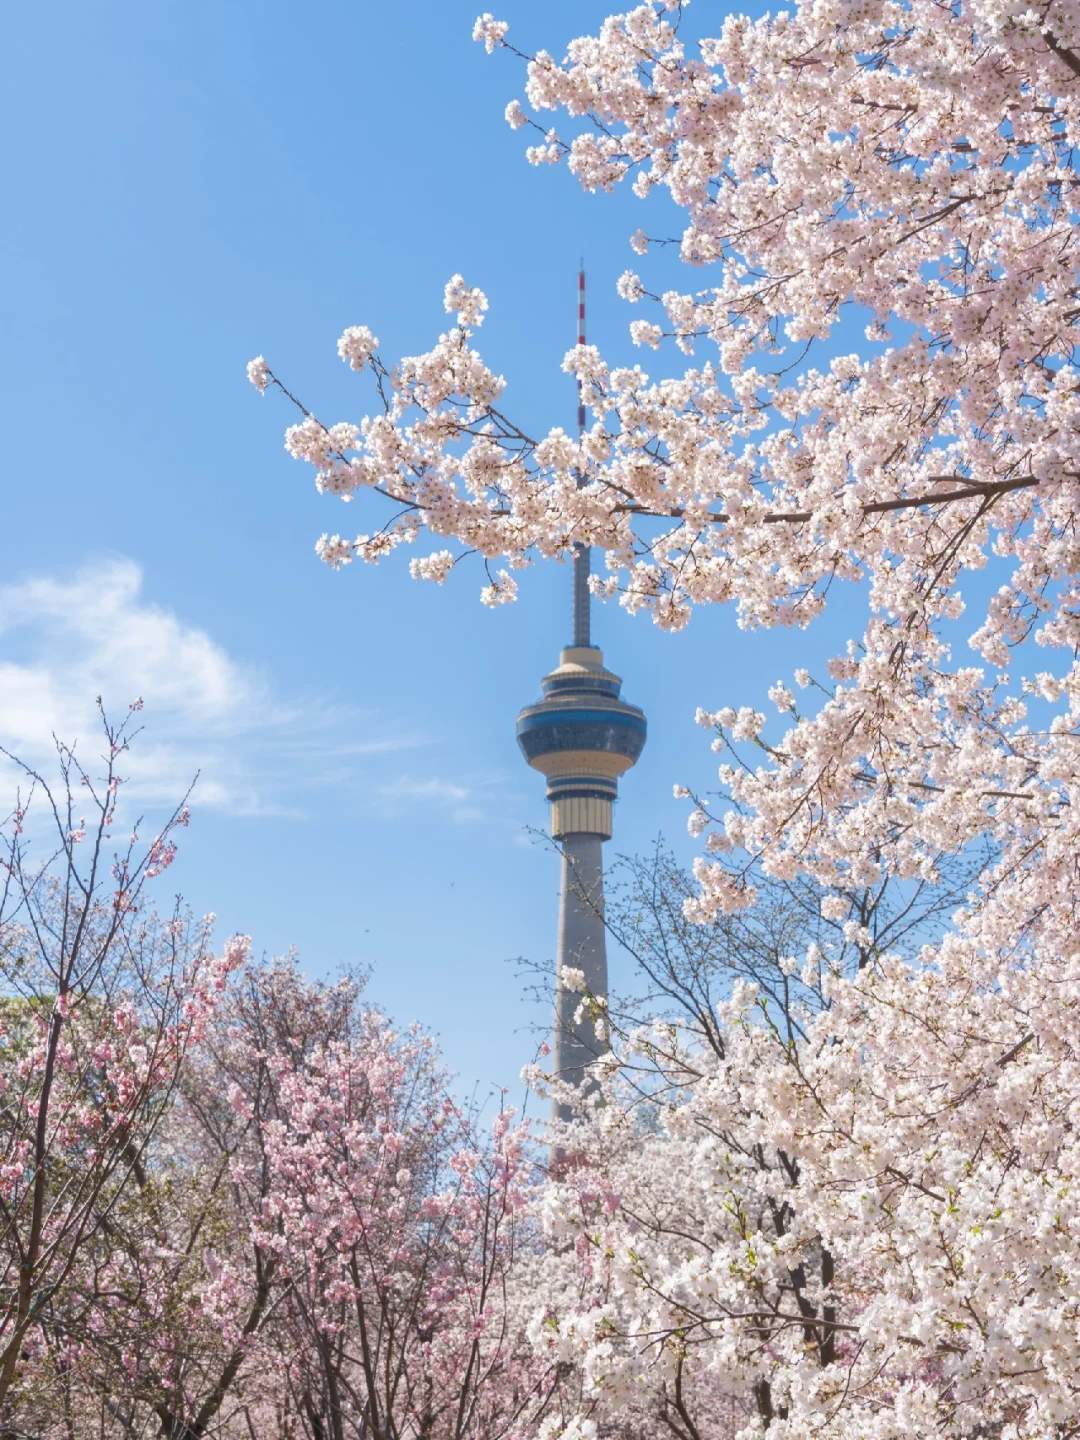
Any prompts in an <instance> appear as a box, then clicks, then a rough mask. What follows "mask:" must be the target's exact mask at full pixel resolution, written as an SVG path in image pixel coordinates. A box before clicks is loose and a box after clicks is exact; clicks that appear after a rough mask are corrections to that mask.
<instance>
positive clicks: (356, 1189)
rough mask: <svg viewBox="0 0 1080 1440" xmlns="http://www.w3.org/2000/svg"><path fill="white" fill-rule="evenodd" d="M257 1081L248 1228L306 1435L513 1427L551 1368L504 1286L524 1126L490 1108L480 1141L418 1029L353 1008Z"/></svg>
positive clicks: (524, 1235) (518, 1219)
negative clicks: (268, 1284) (263, 1083)
mask: <svg viewBox="0 0 1080 1440" xmlns="http://www.w3.org/2000/svg"><path fill="white" fill-rule="evenodd" d="M267 1084H268V1086H269V1087H270V1089H271V1091H272V1093H273V1096H274V1106H273V1118H272V1120H271V1121H270V1122H269V1123H268V1124H267V1126H266V1132H265V1145H266V1152H267V1155H268V1161H269V1167H270V1174H271V1183H270V1185H269V1187H268V1193H267V1195H266V1196H265V1198H264V1199H263V1200H262V1202H261V1204H260V1206H259V1210H258V1214H257V1217H256V1220H255V1234H256V1235H257V1236H258V1237H259V1240H260V1243H261V1244H262V1245H264V1246H265V1247H266V1249H267V1250H268V1251H269V1252H270V1253H272V1254H274V1255H275V1256H276V1257H277V1258H278V1263H279V1264H280V1266H281V1268H282V1272H283V1276H284V1277H287V1281H288V1284H289V1300H288V1306H287V1317H286V1320H287V1324H288V1326H289V1328H290V1333H291V1334H293V1335H294V1336H295V1337H296V1339H295V1343H294V1344H292V1345H290V1346H289V1347H288V1350H289V1353H291V1354H292V1355H293V1356H295V1357H296V1361H295V1364H293V1365H291V1367H290V1378H291V1381H292V1384H293V1387H294V1390H295V1392H296V1393H297V1395H298V1396H299V1397H301V1406H302V1408H303V1410H305V1411H306V1412H307V1419H308V1421H309V1423H310V1424H311V1426H312V1431H313V1433H318V1427H317V1426H316V1423H315V1422H316V1419H318V1420H319V1422H320V1424H321V1426H322V1433H324V1434H325V1435H326V1436H328V1437H333V1440H344V1437H345V1436H346V1435H347V1434H350V1433H355V1430H356V1427H357V1425H359V1426H360V1429H361V1432H362V1433H364V1434H367V1435H371V1436H372V1437H379V1440H384V1437H385V1440H392V1437H397V1436H400V1435H408V1434H414V1435H417V1436H424V1437H431V1440H442V1437H447V1440H451V1437H453V1440H464V1437H466V1436H469V1437H473V1436H475V1437H480V1436H483V1437H485V1440H488V1437H497V1436H501V1435H509V1436H517V1435H525V1434H527V1433H528V1430H527V1428H526V1422H527V1420H528V1419H530V1418H531V1417H532V1416H533V1415H534V1414H535V1413H536V1412H538V1411H541V1410H542V1408H543V1403H544V1399H545V1384H544V1382H545V1374H546V1370H547V1368H548V1367H547V1366H546V1365H545V1364H543V1363H540V1364H537V1363H536V1362H535V1360H534V1357H533V1355H532V1352H531V1350H530V1347H529V1346H528V1344H527V1342H526V1339H525V1333H524V1316H523V1315H522V1313H521V1311H520V1308H519V1307H516V1306H515V1305H514V1304H513V1303H512V1298H511V1297H512V1291H513V1288H514V1285H515V1279H516V1277H515V1275H514V1267H515V1262H516V1261H517V1260H518V1259H519V1258H524V1257H525V1256H526V1255H527V1253H528V1251H529V1249H530V1247H532V1246H534V1245H535V1241H534V1239H533V1238H532V1231H531V1227H530V1226H529V1224H528V1221H527V1216H526V1213H525V1211H526V1199H527V1194H528V1189H529V1187H528V1171H529V1167H530V1157H529V1153H528V1150H527V1148H526V1138H527V1130H526V1128H525V1127H524V1126H522V1125H520V1124H515V1123H514V1121H513V1116H512V1114H511V1113H510V1112H500V1113H499V1114H497V1115H496V1117H495V1120H494V1125H493V1131H492V1134H491V1138H490V1139H489V1140H486V1141H485V1140H484V1138H483V1136H482V1134H481V1132H480V1130H479V1128H478V1119H477V1117H476V1116H474V1115H472V1114H471V1113H469V1112H467V1111H463V1110H462V1109H461V1107H460V1106H459V1105H458V1104H457V1103H456V1102H455V1101H454V1100H453V1099H452V1098H451V1097H450V1095H449V1093H448V1090H447V1088H446V1079H445V1077H444V1076H443V1074H442V1073H441V1071H440V1069H439V1066H438V1063H437V1057H436V1056H435V1053H434V1050H433V1047H432V1044H431V1041H430V1038H429V1037H427V1036H425V1035H423V1034H421V1033H420V1032H419V1031H417V1030H415V1029H414V1030H411V1031H407V1032H404V1033H401V1032H398V1031H396V1030H395V1029H394V1028H393V1027H392V1026H391V1025H390V1023H389V1022H388V1021H387V1020H386V1019H385V1018H384V1017H383V1016H381V1015H380V1014H378V1013H377V1012H375V1011H373V1010H370V1009H360V1008H359V1007H356V1006H355V1005H354V1006H353V1008H352V1010H351V1012H350V1017H349V1026H348V1029H347V1030H346V1032H345V1033H342V1034H339V1035H337V1036H332V1037H329V1038H328V1039H327V1040H325V1041H323V1042H321V1043H319V1044H317V1045H315V1046H312V1047H310V1048H306V1049H304V1050H301V1049H300V1048H299V1047H296V1046H295V1045H286V1046H283V1047H282V1048H281V1049H280V1050H278V1051H277V1052H276V1053H274V1054H272V1055H271V1057H270V1058H269V1061H268V1068H267ZM236 1103H237V1104H238V1105H239V1106H241V1107H242V1106H244V1104H245V1103H246V1102H245V1100H244V1099H243V1098H241V1097H240V1096H237V1098H236Z"/></svg>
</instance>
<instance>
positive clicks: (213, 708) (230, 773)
mask: <svg viewBox="0 0 1080 1440" xmlns="http://www.w3.org/2000/svg"><path fill="white" fill-rule="evenodd" d="M142 585H143V573H142V569H141V567H140V566H139V565H138V564H136V563H135V561H133V560H130V559H126V558H124V557H119V556H109V557H105V558H103V559H100V560H97V561H95V562H93V563H90V564H87V565H85V566H84V567H82V568H81V569H80V570H78V571H76V572H75V573H74V574H72V575H70V576H68V577H65V578H62V579H61V578H56V577H45V576H42V577H37V578H33V579H28V580H25V581H21V582H18V583H16V584H11V585H7V586H0V743H2V744H3V745H4V747H5V748H6V749H8V750H10V751H12V752H13V753H14V754H16V755H18V756H19V757H20V758H21V759H23V760H25V761H27V762H28V763H30V764H32V765H39V764H45V763H47V762H48V758H49V756H50V754H51V753H52V750H53V736H57V737H59V738H60V739H62V740H64V741H69V742H70V741H73V740H78V741H79V744H80V751H83V750H85V753H86V755H87V756H88V757H90V758H91V759H92V757H93V756H95V755H96V753H97V747H98V744H99V737H100V726H99V723H98V721H97V716H96V710H95V701H96V697H97V696H99V695H100V696H101V697H102V698H103V700H104V702H105V704H106V706H108V707H109V708H110V709H113V710H115V711H117V712H122V711H123V710H124V709H125V708H126V706H127V705H128V703H129V702H130V701H132V700H134V699H135V698H137V697H138V698H141V699H143V701H144V702H145V705H146V716H145V718H146V721H147V728H146V731H145V733H144V735H143V736H141V737H140V739H139V742H138V744H137V746H136V747H135V749H134V750H133V752H132V754H131V757H130V759H131V764H130V766H129V775H130V788H131V793H132V794H133V795H138V797H139V800H140V802H141V803H150V804H155V803H171V802H173V801H175V800H176V799H177V797H178V796H179V795H181V794H183V792H184V790H185V789H186V788H187V786H188V784H189V783H190V781H191V779H192V777H193V775H194V774H195V772H196V771H199V772H200V780H199V785H198V789H197V792H196V794H197V803H198V804H199V805H201V806H207V805H209V806H215V807H224V808H229V809H231V810H234V811H237V812H240V813H248V814H253V813H265V812H278V813H280V812H282V811H290V810H296V809H297V808H298V806H299V804H300V800H301V797H302V796H303V794H304V793H306V792H309V791H310V790H311V789H313V788H318V787H320V786H322V785H326V784H332V783H333V784H336V783H340V782H341V780H342V778H343V777H344V776H346V775H347V774H348V773H349V772H350V769H351V766H352V765H354V764H355V761H356V759H357V758H358V757H362V756H364V755H374V754H386V753H389V752H393V751H401V750H406V749H410V748H412V747H414V746H416V745H417V744H420V743H422V737H421V736H419V735H415V734H414V735H408V734H404V735H403V734H400V733H399V734H392V733H390V725H389V723H386V732H387V733H385V734H382V735H380V733H379V729H380V725H379V718H378V717H377V716H373V715H371V714H370V713H366V712H360V711H358V710H356V709H352V708H350V707H347V706H342V705H334V704H332V703H329V702H328V700H327V697H325V696H307V697H296V698H288V697H282V696H281V695H279V694H278V693H276V691H275V690H274V687H273V686H272V685H271V684H270V682H269V680H268V679H267V677H266V676H265V675H264V674H263V673H262V672H261V671H260V670H259V669H258V668H257V667H255V666H252V665H248V664H245V663H243V662H241V661H238V660H236V659H234V658H233V657H232V656H231V655H229V653H228V652H227V651H226V650H225V649H224V647H223V646H222V645H220V644H219V643H218V642H217V641H215V640H214V639H213V638H212V637H211V636H210V635H209V634H208V633H207V632H206V631H205V630H202V629H199V628H198V627H196V626H192V625H188V624H185V623H184V621H183V620H181V619H180V618H179V617H178V616H177V615H176V614H174V613H173V612H172V611H170V610H167V609H164V608H163V607H161V606H159V605H154V604H151V603H150V602H149V601H148V600H147V599H146V598H145V596H144V595H143V593H142ZM361 734H362V735H363V736H364V739H363V740H358V739H357V738H356V737H357V735H361ZM3 778H5V779H6V778H8V777H6V776H5V777H3ZM5 788H6V787H5Z"/></svg>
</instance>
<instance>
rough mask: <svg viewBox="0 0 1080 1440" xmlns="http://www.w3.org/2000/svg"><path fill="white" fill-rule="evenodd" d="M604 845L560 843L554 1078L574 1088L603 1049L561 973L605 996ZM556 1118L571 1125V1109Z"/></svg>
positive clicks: (585, 840)
mask: <svg viewBox="0 0 1080 1440" xmlns="http://www.w3.org/2000/svg"><path fill="white" fill-rule="evenodd" d="M603 844H604V840H603V836H601V835H581V834H577V835H567V836H565V837H564V839H563V850H562V886H561V888H560V891H559V937H558V945H557V948H556V956H555V958H556V974H555V1035H554V1050H553V1067H552V1073H553V1074H554V1076H555V1078H556V1079H558V1080H564V1081H566V1082H567V1083H569V1084H571V1085H573V1086H575V1087H576V1088H580V1087H581V1086H582V1085H583V1084H584V1082H585V1067H586V1066H587V1065H589V1064H590V1063H591V1062H592V1061H593V1060H595V1059H596V1057H597V1056H598V1055H599V1054H600V1053H601V1051H602V1050H603V1049H604V1048H605V1047H604V1046H603V1045H601V1044H600V1042H599V1041H598V1040H597V1038H596V1034H595V1030H594V1027H593V1022H592V1020H591V1019H590V1018H589V1017H588V1015H586V1016H584V1017H583V1019H582V1020H581V1021H580V1022H579V1021H576V1020H575V1018H574V1016H575V1014H576V1012H577V1009H578V1007H579V1005H580V1004H581V999H582V997H581V995H579V994H577V993H576V992H574V991H572V990H568V989H567V988H566V987H565V986H564V985H563V983H562V974H563V969H564V967H567V966H570V967H572V968H573V969H575V970H580V971H581V972H582V973H583V974H584V976H585V987H586V989H587V990H588V991H589V993H590V994H591V995H603V996H605V997H606V996H607V993H608V975H607V940H606V935H605V931H604V859H603V853H602V852H603ZM555 1116H556V1118H557V1119H559V1120H569V1119H570V1118H571V1117H572V1110H571V1107H570V1106H569V1105H557V1106H555Z"/></svg>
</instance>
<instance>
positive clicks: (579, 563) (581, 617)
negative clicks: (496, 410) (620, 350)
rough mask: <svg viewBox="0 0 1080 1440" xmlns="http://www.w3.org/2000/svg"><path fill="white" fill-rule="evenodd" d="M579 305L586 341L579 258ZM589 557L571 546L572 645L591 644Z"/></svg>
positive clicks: (580, 411) (581, 420) (580, 403)
mask: <svg viewBox="0 0 1080 1440" xmlns="http://www.w3.org/2000/svg"><path fill="white" fill-rule="evenodd" d="M577 290H578V305H577V343H578V344H579V345H584V344H585V261H584V260H582V262H581V265H580V268H579V270H578V277H577ZM577 428H578V439H579V440H580V439H581V438H582V436H583V435H584V434H585V402H584V399H583V398H582V394H581V381H580V379H579V380H578V382H577ZM584 478H585V477H584V476H583V475H580V474H579V476H578V484H579V485H581V484H583V483H584ZM590 562H591V557H590V555H589V547H588V545H575V546H574V645H575V647H583V646H590V645H591V644H592V636H591V633H590V632H591V626H590V624H589V619H590V616H589V610H590V605H589V601H590V599H591V598H592V597H591V596H590V594H589V570H590V568H591V564H590Z"/></svg>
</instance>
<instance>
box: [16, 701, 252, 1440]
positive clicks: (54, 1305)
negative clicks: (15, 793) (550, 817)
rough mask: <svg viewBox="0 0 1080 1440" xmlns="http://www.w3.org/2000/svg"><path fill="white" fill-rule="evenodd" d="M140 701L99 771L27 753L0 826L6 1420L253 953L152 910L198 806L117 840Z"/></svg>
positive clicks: (61, 1362) (70, 759) (52, 1363)
mask: <svg viewBox="0 0 1080 1440" xmlns="http://www.w3.org/2000/svg"><path fill="white" fill-rule="evenodd" d="M137 709H138V706H133V707H132V710H131V712H129V715H128V716H127V718H126V719H125V721H124V723H123V724H121V725H119V726H114V725H112V724H111V723H109V722H108V721H107V720H106V719H105V718H104V716H103V738H104V741H105V754H104V756H103V758H102V761H101V767H102V768H101V772H100V778H98V776H96V775H93V774H92V773H91V772H90V771H89V770H88V769H86V768H85V767H84V766H83V765H82V763H81V762H80V760H79V759H78V758H77V756H76V754H75V752H74V750H73V749H70V748H67V747H65V746H63V745H60V746H58V751H57V754H58V766H59V773H60V784H59V786H57V787H54V786H53V785H52V784H50V783H49V782H48V781H47V780H46V779H44V778H43V777H42V776H40V775H39V774H36V773H34V772H32V771H30V770H28V769H25V767H24V769H23V778H24V781H25V788H24V790H23V792H22V795H21V798H20V799H19V800H18V802H17V803H16V806H15V809H14V811H13V813H12V814H11V815H10V816H9V818H8V821H7V825H6V827H5V833H4V845H3V858H2V861H0V865H2V875H0V1014H2V1043H0V1147H2V1156H3V1160H2V1167H0V1420H2V1423H3V1424H5V1425H7V1427H8V1430H9V1431H10V1432H11V1433H15V1432H14V1429H13V1427H14V1426H15V1424H16V1420H17V1417H18V1415H19V1412H20V1410H21V1409H22V1408H23V1407H22V1402H23V1398H24V1391H25V1390H26V1389H27V1387H28V1386H29V1388H30V1389H34V1388H36V1377H37V1375H38V1373H39V1372H40V1370H41V1367H42V1364H43V1363H46V1362H47V1368H49V1369H50V1370H51V1371H52V1372H53V1374H54V1375H55V1377H56V1380H57V1383H58V1385H59V1386H60V1388H61V1390H63V1389H64V1388H65V1380H64V1377H65V1376H66V1375H67V1374H68V1372H69V1371H70V1368H71V1365H72V1363H73V1352H72V1349H71V1347H72V1345H73V1344H74V1341H73V1338H72V1336H71V1335H70V1334H68V1333H66V1331H65V1327H64V1326H63V1325H57V1324H56V1319H57V1316H58V1315H59V1314H61V1313H63V1312H64V1309H65V1306H66V1304H67V1300H68V1298H69V1297H70V1294H71V1291H72V1285H73V1282H74V1280H75V1277H76V1276H77V1275H78V1274H79V1272H80V1269H81V1268H82V1266H83V1264H84V1262H85V1260H86V1258H87V1256H88V1254H89V1253H90V1251H91V1250H92V1249H93V1248H94V1247H95V1246H96V1245H97V1244H98V1242H99V1240H100V1238H101V1237H102V1235H103V1234H105V1233H106V1232H107V1231H108V1230H109V1228H110V1225H111V1223H112V1222H111V1217H112V1215H113V1214H114V1213H115V1211H116V1210H117V1208H118V1207H119V1206H121V1205H122V1204H123V1200H124V1196H125V1193H126V1191H127V1190H128V1189H129V1188H130V1187H131V1186H132V1185H134V1184H135V1183H136V1182H137V1181H138V1178H139V1177H140V1176H141V1174H142V1172H143V1170H144V1168H145V1165H146V1163H147V1152H148V1149H149V1147H150V1146H151V1145H152V1143H153V1140H154V1137H155V1134H156V1133H157V1131H158V1129H159V1127H160V1125H161V1123H162V1118H163V1116H164V1114H165V1112H166V1111H167V1109H168V1107H169V1104H170V1101H171V1098H172V1096H173V1094H174V1091H175V1086H176V1082H177V1077H178V1074H179V1072H180V1069H181V1068H182V1066H183V1064H184V1061H185V1058H186V1056H187V1054H188V1053H189V1051H190V1050H191V1047H192V1046H193V1045H195V1044H197V1043H198V1041H199V1039H200V1038H201V1036H202V1034H203V1032H204V1030H205V1026H206V1023H207V1020H208V1017H209V1015H210V1013H211V1011H212V1009H213V1005H214V1003H215V1000H216V999H217V997H218V996H219V994H220V992H221V990H222V989H223V988H224V986H225V984H226V983H227V977H228V974H229V971H230V970H231V969H234V968H235V967H236V966H237V965H238V964H239V963H240V961H241V960H242V958H243V955H244V952H245V945H246V941H244V940H243V939H242V938H241V939H235V940H233V941H230V942H229V944H227V945H226V947H225V950H224V953H223V954H222V955H220V956H216V955H215V954H214V952H213V951H212V949H211V948H210V935H209V929H208V926H207V925H205V924H204V925H192V924H190V923H189V922H186V921H185V920H184V919H183V917H182V916H181V915H180V914H179V913H176V914H174V915H173V917H172V918H171V919H170V920H168V921H160V920H158V919H157V918H156V917H154V916H153V915H152V914H148V913H145V912H144V909H143V897H144V891H145V889H146V886H147V884H148V882H150V881H152V880H153V879H154V878H155V876H157V875H158V874H159V873H160V872H161V871H162V870H164V869H165V868H167V866H168V865H169V863H170V861H171V860H172V857H173V855H174V853H175V848H176V847H175V842H174V840H173V838H172V836H173V834H174V833H175V831H176V829H177V827H179V826H183V825H185V824H186V823H187V811H186V809H184V808H183V807H181V808H180V809H178V810H177V811H176V812H174V813H173V815H172V816H171V817H170V818H169V819H168V821H167V822H166V824H165V825H164V826H163V827H162V829H161V830H160V832H159V833H158V834H157V835H156V836H155V837H154V838H153V839H152V840H151V841H150V843H149V844H140V841H139V837H138V834H137V833H135V834H131V835H130V837H128V838H123V839H120V840H119V843H117V841H116V840H114V832H115V831H116V830H118V829H120V828H121V826H122V817H118V814H117V810H118V805H119V803H120V798H119V797H120V787H121V784H122V777H121V775H120V773H119V769H118V766H119V765H120V764H121V763H122V760H123V757H124V755H125V754H126V752H127V749H128V743H129V739H130V735H131V730H132V726H133V717H134V715H135V713H136V711H137ZM8 758H10V757H8ZM84 816H85V817H89V818H83V817H84ZM126 823H127V824H129V825H130V823H131V822H130V819H129V820H128V821H127V822H126Z"/></svg>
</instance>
